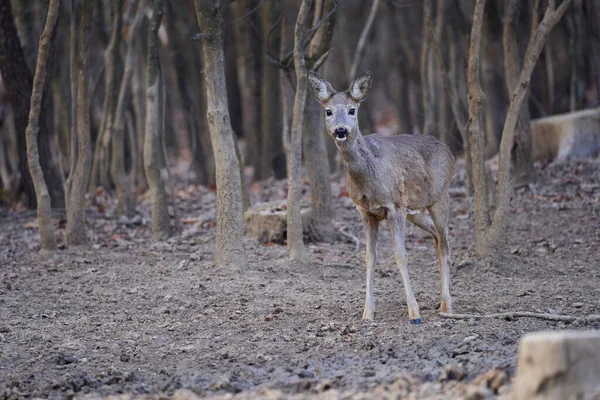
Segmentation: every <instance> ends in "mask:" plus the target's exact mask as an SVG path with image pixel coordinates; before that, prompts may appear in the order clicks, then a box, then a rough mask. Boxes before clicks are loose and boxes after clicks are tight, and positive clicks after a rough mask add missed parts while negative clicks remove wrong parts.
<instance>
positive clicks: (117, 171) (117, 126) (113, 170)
mask: <svg viewBox="0 0 600 400" xmlns="http://www.w3.org/2000/svg"><path fill="white" fill-rule="evenodd" d="M138 7H139V9H138V11H137V14H136V15H135V17H134V18H133V21H132V23H131V24H130V25H129V27H128V30H127V35H128V36H127V40H126V50H125V51H126V58H125V68H124V71H123V79H122V80H121V87H120V89H119V97H118V100H117V106H116V108H115V118H114V121H113V122H112V124H111V127H110V129H111V134H110V136H111V143H112V156H111V165H110V174H111V178H112V180H113V182H114V183H115V188H116V192H117V201H118V204H117V212H118V213H119V214H124V215H126V216H128V217H132V216H133V215H134V214H135V200H134V198H133V193H132V191H131V184H130V182H129V176H128V175H127V173H126V171H125V99H126V97H127V92H128V90H129V85H130V82H131V77H132V75H133V71H134V67H133V61H134V49H133V38H134V37H135V35H137V33H138V31H139V29H138V28H139V25H140V22H141V15H142V14H143V7H144V4H140V5H139V6H138Z"/></svg>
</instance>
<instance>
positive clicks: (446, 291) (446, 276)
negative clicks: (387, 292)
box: [429, 195, 452, 313]
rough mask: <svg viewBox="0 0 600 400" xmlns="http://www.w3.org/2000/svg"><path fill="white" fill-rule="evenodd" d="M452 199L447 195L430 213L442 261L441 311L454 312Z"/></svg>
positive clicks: (431, 208)
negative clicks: (452, 285) (450, 207)
mask: <svg viewBox="0 0 600 400" xmlns="http://www.w3.org/2000/svg"><path fill="white" fill-rule="evenodd" d="M449 205H450V199H449V197H448V195H446V196H445V197H444V198H443V199H442V200H440V201H438V202H437V203H435V204H434V205H432V206H431V207H429V213H430V214H431V219H432V221H433V225H434V226H435V231H436V236H437V240H436V248H437V252H438V258H439V261H440V278H441V281H442V288H441V300H440V311H441V312H446V313H451V312H452V297H450V264H451V263H452V261H451V255H450V254H451V253H450V245H449V243H448V210H449Z"/></svg>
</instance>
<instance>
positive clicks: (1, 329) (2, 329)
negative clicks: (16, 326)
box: [0, 326, 10, 333]
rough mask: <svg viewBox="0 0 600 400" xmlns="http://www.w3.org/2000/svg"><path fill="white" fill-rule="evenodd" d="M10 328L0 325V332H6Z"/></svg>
mask: <svg viewBox="0 0 600 400" xmlns="http://www.w3.org/2000/svg"><path fill="white" fill-rule="evenodd" d="M8 332H10V328H9V327H8V326H0V333H8Z"/></svg>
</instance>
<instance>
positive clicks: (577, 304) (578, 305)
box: [573, 302, 583, 308]
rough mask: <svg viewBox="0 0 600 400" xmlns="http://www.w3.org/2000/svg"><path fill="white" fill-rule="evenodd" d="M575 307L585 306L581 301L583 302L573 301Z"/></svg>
mask: <svg viewBox="0 0 600 400" xmlns="http://www.w3.org/2000/svg"><path fill="white" fill-rule="evenodd" d="M573 307H575V308H581V307H583V303H581V302H577V303H573Z"/></svg>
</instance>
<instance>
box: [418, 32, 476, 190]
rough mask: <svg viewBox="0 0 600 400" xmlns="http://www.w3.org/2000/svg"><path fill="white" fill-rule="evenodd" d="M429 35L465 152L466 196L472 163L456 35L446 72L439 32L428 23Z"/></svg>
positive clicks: (471, 181)
mask: <svg viewBox="0 0 600 400" xmlns="http://www.w3.org/2000/svg"><path fill="white" fill-rule="evenodd" d="M450 33H451V34H452V33H454V30H453V29H450ZM428 34H429V35H433V36H432V40H431V43H432V45H433V49H434V52H435V56H436V59H437V64H438V69H439V70H440V76H441V81H442V85H443V87H444V91H445V93H446V95H447V97H448V99H449V100H450V108H451V110H452V114H453V116H454V121H455V122H456V125H457V126H458V130H459V132H460V136H461V138H462V142H463V151H464V154H465V161H466V166H467V177H466V181H465V186H466V191H467V195H468V196H472V195H473V165H472V162H471V152H470V150H471V147H470V145H469V134H468V126H467V121H466V119H467V118H466V116H465V113H464V107H462V102H461V100H460V99H461V93H459V87H458V86H459V85H458V83H457V82H458V81H459V80H463V79H464V78H463V74H462V72H458V71H461V70H462V69H461V68H460V67H458V66H457V64H458V63H459V62H460V61H459V57H458V56H457V49H456V47H457V46H456V42H455V40H454V39H455V38H456V36H457V35H452V36H450V38H451V39H450V45H449V46H450V49H449V52H450V57H449V58H450V66H451V70H450V73H449V74H448V73H447V72H446V67H445V65H444V57H443V54H442V49H441V45H440V36H439V32H438V30H437V29H436V31H435V33H434V31H433V27H432V24H431V23H430V24H429V33H428Z"/></svg>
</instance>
